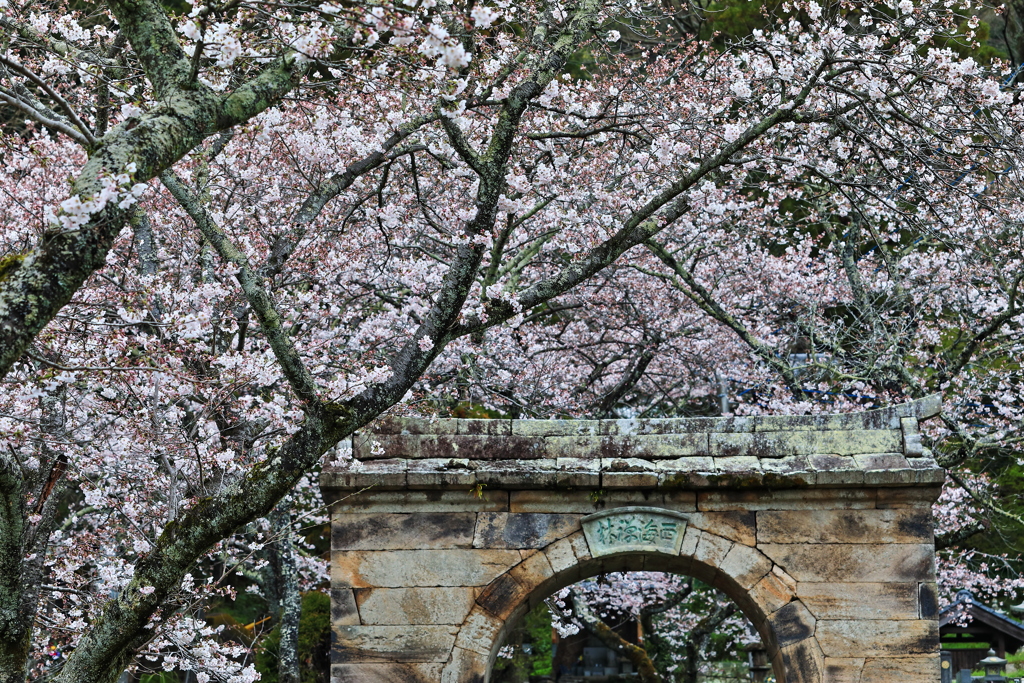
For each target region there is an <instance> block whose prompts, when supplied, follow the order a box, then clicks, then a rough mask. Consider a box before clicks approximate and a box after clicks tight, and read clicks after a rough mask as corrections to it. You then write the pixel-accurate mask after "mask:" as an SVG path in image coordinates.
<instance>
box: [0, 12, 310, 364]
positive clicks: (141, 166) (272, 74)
mask: <svg viewBox="0 0 1024 683" xmlns="http://www.w3.org/2000/svg"><path fill="white" fill-rule="evenodd" d="M109 6H110V9H111V11H112V12H113V13H114V15H115V17H116V18H117V21H118V23H119V24H120V27H121V30H122V31H123V32H124V34H125V35H126V36H128V40H129V42H130V43H131V45H132V47H133V48H134V50H135V54H136V55H137V56H138V58H139V60H140V61H141V62H142V65H143V68H144V69H145V71H146V75H147V77H148V78H149V79H150V81H151V82H152V83H153V86H154V90H155V93H154V94H155V96H156V97H155V99H157V100H159V101H160V105H159V106H155V107H153V108H152V109H151V110H150V111H148V112H146V113H145V114H143V115H141V116H140V117H139V119H133V120H129V121H126V122H124V123H122V124H120V125H118V126H116V127H115V128H114V129H113V130H111V131H110V132H109V133H107V134H106V135H104V136H103V137H102V138H100V139H99V140H98V141H97V142H96V143H95V145H94V146H93V147H91V148H89V150H88V151H89V160H88V161H87V162H86V164H85V166H84V167H83V168H82V171H81V173H79V175H78V177H77V178H75V180H74V181H73V182H72V184H71V190H72V193H73V194H76V195H80V196H92V195H95V194H98V193H99V191H100V190H101V181H100V178H101V176H102V175H104V174H105V173H108V172H111V171H113V172H121V171H123V170H124V169H125V168H126V167H127V165H128V164H129V163H132V162H134V163H135V164H136V168H137V170H136V173H135V174H134V175H133V177H132V180H133V181H134V182H145V181H147V180H149V179H151V178H153V177H155V176H157V175H159V174H160V173H161V172H162V171H163V170H164V169H167V168H169V167H170V166H171V165H172V164H174V163H175V162H176V161H178V160H179V159H181V158H182V157H183V156H184V155H185V154H186V153H187V152H188V151H189V150H191V149H193V148H194V147H195V146H196V145H197V144H199V143H200V142H201V141H202V140H203V139H205V138H206V137H208V136H210V135H212V134H214V133H216V132H218V131H220V130H224V129H226V128H230V127H231V126H234V125H236V124H239V123H243V122H245V121H247V120H248V119H250V118H252V117H253V116H255V115H256V114H258V113H260V112H261V111H263V110H265V109H267V108H268V107H270V106H273V105H275V104H276V103H277V102H279V101H280V100H281V98H282V97H283V96H284V95H285V94H287V93H288V92H289V91H290V90H291V89H292V88H293V87H295V85H296V84H297V83H298V81H299V79H300V78H301V76H302V75H303V73H304V69H303V68H301V67H297V66H295V60H294V57H291V56H289V57H286V58H284V59H282V60H280V61H278V62H277V63H275V64H272V65H270V66H269V67H267V69H266V70H265V71H263V72H262V73H261V74H260V75H258V76H256V77H255V78H253V79H252V80H251V81H249V82H248V83H246V84H244V85H242V86H241V87H239V88H238V89H236V90H235V91H234V92H232V93H230V94H228V95H221V94H219V93H216V92H214V91H213V90H211V89H210V88H208V87H206V86H204V85H202V84H201V83H198V82H195V81H192V80H191V66H190V60H189V59H188V58H187V57H186V55H185V53H184V52H183V51H182V49H181V46H180V44H179V43H178V40H177V37H176V36H175V32H174V28H173V27H172V26H171V23H170V21H169V20H168V18H167V15H166V14H165V13H164V11H163V10H162V9H161V7H160V5H159V4H158V3H157V2H156V0H110V2H109ZM130 212H131V209H127V210H126V209H121V208H118V206H117V205H116V204H114V203H111V204H109V205H108V206H107V207H106V208H105V209H104V210H102V211H100V212H99V213H97V214H95V215H94V216H92V218H91V219H90V220H89V222H88V223H86V224H85V225H83V226H81V227H80V229H78V230H74V231H62V230H59V229H53V230H52V231H51V232H50V233H49V234H47V235H46V236H45V239H43V240H41V241H40V242H39V243H38V244H37V245H36V246H35V247H33V248H32V249H31V250H29V252H28V253H26V254H23V255H17V256H11V257H8V258H7V259H5V260H4V261H2V262H0V377H3V376H5V375H6V374H7V372H8V371H9V370H10V369H11V367H12V366H13V365H14V363H16V362H17V361H18V359H19V358H21V357H22V355H23V354H24V353H25V351H26V350H27V349H28V347H29V345H30V344H31V342H32V340H33V339H34V338H35V336H36V335H37V334H38V333H39V331H40V330H42V329H43V327H45V326H46V324H47V323H48V322H49V321H50V320H52V319H53V316H54V315H56V314H57V311H59V310H60V309H61V308H62V307H63V306H64V305H65V304H67V302H68V301H70V300H71V296H72V295H73V294H74V293H75V292H76V291H77V290H78V288H79V287H81V286H82V284H83V283H84V282H85V280H86V278H87V277H89V275H91V274H92V273H93V272H94V271H96V270H97V269H99V268H101V267H102V266H103V265H104V263H105V258H106V255H107V252H108V251H109V250H110V248H111V246H112V244H113V242H114V238H115V237H117V234H118V233H119V232H120V230H121V228H122V227H123V226H124V224H125V221H126V220H127V219H128V216H129V213H130Z"/></svg>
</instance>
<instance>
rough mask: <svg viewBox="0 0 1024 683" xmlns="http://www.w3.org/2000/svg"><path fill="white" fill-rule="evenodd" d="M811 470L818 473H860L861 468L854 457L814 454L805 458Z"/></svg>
mask: <svg viewBox="0 0 1024 683" xmlns="http://www.w3.org/2000/svg"><path fill="white" fill-rule="evenodd" d="M804 457H806V458H807V463H808V464H809V465H810V467H811V469H813V470H815V471H817V472H831V473H839V472H860V471H861V468H860V466H858V465H857V461H856V460H855V459H854V457H853V456H852V455H838V454H836V453H812V454H811V455H807V456H804Z"/></svg>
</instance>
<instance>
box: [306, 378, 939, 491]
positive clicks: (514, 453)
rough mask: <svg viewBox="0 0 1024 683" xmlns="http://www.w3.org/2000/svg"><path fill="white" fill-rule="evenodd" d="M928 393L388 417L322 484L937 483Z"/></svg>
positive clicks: (933, 407)
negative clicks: (737, 408)
mask: <svg viewBox="0 0 1024 683" xmlns="http://www.w3.org/2000/svg"><path fill="white" fill-rule="evenodd" d="M941 407H942V406H941V401H940V398H939V396H938V395H933V396H929V397H927V398H924V399H921V400H918V401H914V402H911V403H906V404H903V405H899V406H893V407H890V408H882V409H879V410H871V411H866V412H862V413H850V414H842V415H816V416H802V415H794V416H767V417H735V418H679V419H652V420H460V419H438V420H429V419H409V418H391V419H386V420H383V421H381V422H380V423H378V424H377V425H376V426H375V428H374V430H373V431H372V432H362V433H357V434H356V435H354V436H353V440H352V442H353V443H352V446H353V456H354V458H353V460H351V461H348V462H346V463H344V464H342V465H334V466H328V467H325V468H324V470H323V472H322V474H321V478H320V485H321V488H323V489H325V490H353V489H355V490H358V489H362V488H367V487H370V488H373V489H377V490H396V489H439V490H441V489H448V488H463V489H465V488H474V487H477V488H483V487H487V488H491V489H506V490H507V489H566V488H576V489H627V488H632V489H664V490H700V489H720V488H733V489H736V488H739V489H743V488H762V489H763V488H803V487H844V486H866V487H882V486H935V485H937V484H941V483H942V482H943V480H944V478H945V471H944V470H943V469H942V468H940V467H938V466H937V465H936V463H935V461H934V460H933V459H932V458H931V454H930V453H928V452H927V451H926V450H925V449H923V448H922V446H921V438H920V434H919V432H918V421H919V420H923V419H927V418H929V417H932V416H934V415H937V414H938V412H939V411H940V410H941Z"/></svg>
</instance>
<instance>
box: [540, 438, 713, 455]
mask: <svg viewBox="0 0 1024 683" xmlns="http://www.w3.org/2000/svg"><path fill="white" fill-rule="evenodd" d="M545 445H546V448H547V453H548V454H549V456H554V457H559V458H563V457H577V458H608V459H614V458H642V459H645V460H655V459H664V458H679V457H682V456H686V455H702V454H705V453H707V451H708V437H707V435H706V434H702V433H692V434H657V435H637V436H622V435H606V436H549V437H547V438H546V439H545Z"/></svg>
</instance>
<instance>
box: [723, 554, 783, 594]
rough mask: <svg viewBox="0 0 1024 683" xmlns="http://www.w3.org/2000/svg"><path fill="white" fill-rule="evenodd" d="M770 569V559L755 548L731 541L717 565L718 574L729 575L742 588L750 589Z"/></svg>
mask: <svg viewBox="0 0 1024 683" xmlns="http://www.w3.org/2000/svg"><path fill="white" fill-rule="evenodd" d="M771 570H772V561H771V560H769V559H768V558H767V557H765V556H764V555H762V554H761V553H760V552H759V551H758V550H756V549H755V548H751V547H750V546H746V545H742V544H740V543H733V545H732V548H731V549H730V550H729V552H728V553H727V554H726V556H725V559H723V560H722V561H721V563H719V565H718V571H719V574H720V575H722V576H727V577H729V578H730V579H731V580H732V581H734V582H736V583H737V584H739V586H740V587H741V588H743V589H744V590H750V589H751V588H752V587H753V586H754V584H756V583H757V582H758V581H760V580H761V579H762V578H764V576H765V575H766V574H767V573H768V572H770V571H771Z"/></svg>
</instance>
